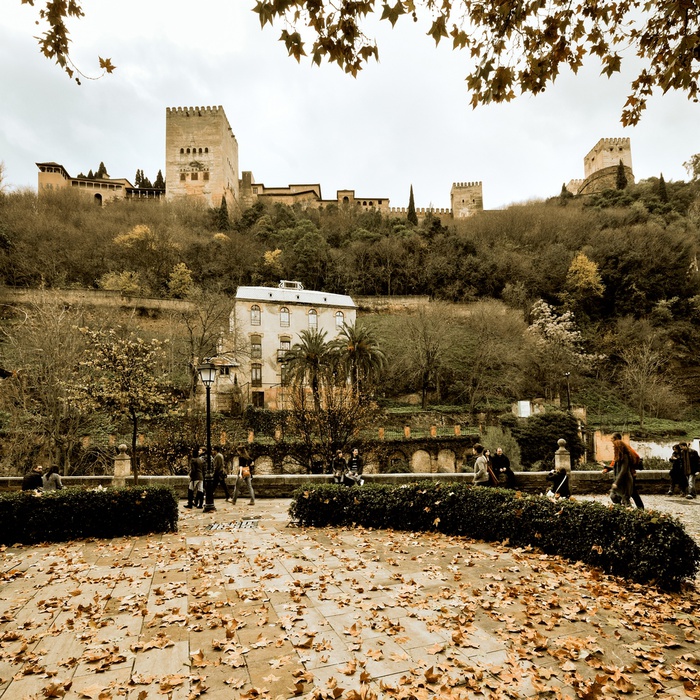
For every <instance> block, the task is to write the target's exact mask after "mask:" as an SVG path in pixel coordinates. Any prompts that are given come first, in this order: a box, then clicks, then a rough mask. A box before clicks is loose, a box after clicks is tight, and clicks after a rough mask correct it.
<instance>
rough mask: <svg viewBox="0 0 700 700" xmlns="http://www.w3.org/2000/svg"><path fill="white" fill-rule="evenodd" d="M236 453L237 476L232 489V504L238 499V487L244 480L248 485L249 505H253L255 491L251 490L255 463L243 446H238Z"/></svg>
mask: <svg viewBox="0 0 700 700" xmlns="http://www.w3.org/2000/svg"><path fill="white" fill-rule="evenodd" d="M237 453H238V478H237V479H236V484H235V486H234V489H233V505H236V500H237V499H238V489H239V484H240V482H241V481H245V483H246V484H247V485H248V493H249V494H250V500H249V501H248V505H249V506H254V505H255V492H254V491H253V472H254V471H255V463H254V462H253V460H252V459H251V457H250V453H249V452H248V450H247V449H246V448H245V447H239V448H238V450H237Z"/></svg>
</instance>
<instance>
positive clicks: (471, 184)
mask: <svg viewBox="0 0 700 700" xmlns="http://www.w3.org/2000/svg"><path fill="white" fill-rule="evenodd" d="M481 186H482V184H481V180H478V181H475V182H453V183H452V189H455V188H457V189H462V188H465V187H481Z"/></svg>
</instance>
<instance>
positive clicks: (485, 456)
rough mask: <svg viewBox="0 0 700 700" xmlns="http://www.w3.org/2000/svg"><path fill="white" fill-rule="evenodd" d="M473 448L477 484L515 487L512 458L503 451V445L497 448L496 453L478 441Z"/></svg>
mask: <svg viewBox="0 0 700 700" xmlns="http://www.w3.org/2000/svg"><path fill="white" fill-rule="evenodd" d="M473 449H474V454H475V455H476V461H475V462H474V485H475V486H504V487H505V488H507V489H512V488H514V487H515V473H514V472H513V470H512V469H511V466H510V459H508V457H507V456H506V455H505V454H504V453H503V449H502V448H501V447H498V448H496V453H495V454H494V455H492V454H491V451H490V450H488V449H486V448H485V447H484V446H483V445H482V444H481V443H478V442H477V443H476V445H474V448H473Z"/></svg>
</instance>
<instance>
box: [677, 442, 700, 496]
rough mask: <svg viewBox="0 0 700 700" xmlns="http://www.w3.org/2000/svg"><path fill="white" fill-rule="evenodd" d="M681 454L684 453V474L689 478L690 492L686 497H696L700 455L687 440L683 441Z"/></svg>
mask: <svg viewBox="0 0 700 700" xmlns="http://www.w3.org/2000/svg"><path fill="white" fill-rule="evenodd" d="M680 445H681V455H683V474H684V475H685V478H686V479H687V480H688V494H687V495H686V498H688V499H693V498H696V496H697V493H696V491H695V475H696V474H697V473H698V471H700V456H698V453H697V451H696V450H694V449H693V448H692V447H690V445H688V443H687V442H681V443H680Z"/></svg>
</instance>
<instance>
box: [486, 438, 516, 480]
mask: <svg viewBox="0 0 700 700" xmlns="http://www.w3.org/2000/svg"><path fill="white" fill-rule="evenodd" d="M491 468H492V469H493V471H494V472H495V474H496V476H497V477H498V480H499V481H502V480H505V486H506V488H507V489H513V488H515V473H514V472H513V470H512V469H511V468H510V460H509V459H508V457H507V456H506V455H505V454H504V453H503V448H501V447H497V448H496V454H495V455H493V457H491Z"/></svg>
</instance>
